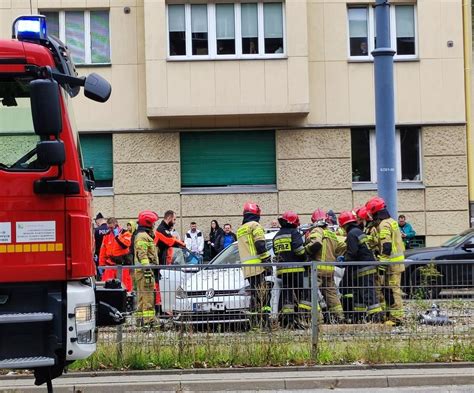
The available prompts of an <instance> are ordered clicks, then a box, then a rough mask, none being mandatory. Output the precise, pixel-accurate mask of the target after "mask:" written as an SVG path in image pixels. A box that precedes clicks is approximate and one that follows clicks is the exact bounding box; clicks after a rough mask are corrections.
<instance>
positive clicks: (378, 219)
mask: <svg viewBox="0 0 474 393" xmlns="http://www.w3.org/2000/svg"><path fill="white" fill-rule="evenodd" d="M366 207H367V211H368V213H369V214H370V215H371V216H372V219H373V220H374V223H375V226H376V229H377V239H378V249H379V252H380V255H379V260H380V261H381V262H388V264H387V266H386V271H385V277H384V295H385V301H386V303H387V310H386V311H387V313H386V315H387V322H386V323H387V324H389V325H392V326H393V325H400V324H401V322H402V320H403V316H404V312H403V302H402V290H401V287H400V281H401V276H402V273H403V272H404V271H405V265H404V264H403V263H401V262H403V261H404V260H405V256H404V252H405V246H404V244H403V239H402V235H401V233H400V228H399V227H398V222H397V221H396V220H394V219H393V218H392V217H390V214H389V212H388V210H387V207H386V205H385V201H384V200H383V199H382V198H380V197H374V198H372V199H371V200H369V201H368V202H367V204H366Z"/></svg>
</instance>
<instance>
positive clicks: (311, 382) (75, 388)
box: [0, 363, 474, 393]
mask: <svg viewBox="0 0 474 393" xmlns="http://www.w3.org/2000/svg"><path fill="white" fill-rule="evenodd" d="M464 366H465V368H464V369H463V370H462V371H461V370H460V371H458V372H456V371H454V370H453V369H455V368H451V370H453V372H442V371H441V370H439V373H436V372H431V373H426V372H423V370H424V369H426V368H423V367H422V368H421V369H420V375H416V374H411V375H410V374H403V373H402V374H400V375H390V373H388V374H387V375H360V376H357V375H350V376H343V375H337V374H336V375H324V374H323V375H320V376H318V375H314V374H313V375H305V372H304V371H309V372H311V371H313V372H314V371H316V370H308V369H305V370H304V371H296V370H293V371H294V372H295V374H294V376H293V375H288V373H291V371H289V370H288V369H287V370H286V371H287V374H286V375H282V376H281V377H280V378H279V377H278V375H276V376H272V377H270V375H268V376H267V377H266V376H265V372H263V373H262V374H263V377H262V378H258V377H256V376H255V375H254V376H253V377H249V378H246V376H245V373H243V375H240V378H239V377H238V375H237V374H236V375H235V378H234V376H230V377H229V376H228V375H227V378H226V379H223V378H221V379H216V378H212V377H211V378H208V379H206V378H205V375H204V374H203V373H201V374H200V375H196V377H195V378H194V377H193V376H192V375H187V378H184V380H181V378H180V375H178V374H175V378H171V375H170V378H169V380H163V379H161V380H156V381H153V379H152V378H150V377H152V376H153V375H152V374H147V375H142V376H143V377H144V380H143V381H140V380H136V381H130V380H129V381H127V380H125V381H124V382H120V381H117V382H110V383H107V382H106V381H104V380H98V381H97V382H94V377H91V376H88V375H84V374H83V375H81V376H78V375H76V377H78V378H85V379H88V380H85V381H80V380H79V381H77V380H76V381H74V380H71V384H70V385H67V382H68V380H67V378H61V379H58V380H57V383H56V384H55V387H54V391H55V393H63V392H64V393H66V392H67V393H71V392H74V393H76V392H81V393H92V392H101V393H109V392H110V393H112V392H113V393H121V392H123V393H125V392H143V391H159V392H202V391H208V392H212V391H229V389H230V390H232V391H241V390H248V391H256V390H287V391H295V390H305V389H336V388H337V389H348V388H352V389H354V388H359V389H364V388H380V389H382V388H397V387H400V388H401V387H420V386H450V385H456V386H460V385H474V373H471V374H468V375H467V374H466V368H468V369H472V368H473V364H472V363H468V364H464ZM445 368H448V367H445ZM387 369H388V368H387ZM436 369H439V367H434V368H432V371H436ZM352 370H353V371H356V369H355V368H354V367H353V368H352ZM392 370H393V367H392ZM412 370H414V368H412ZM415 370H417V369H415ZM236 371H238V370H236ZM251 371H256V370H253V369H252V370H251ZM271 371H273V372H274V373H275V374H278V370H276V369H272V370H271ZM325 371H331V372H332V373H333V374H334V372H337V369H336V368H335V367H333V368H331V370H328V369H327V368H325ZM341 371H343V370H341ZM366 371H370V370H367V368H366ZM378 371H379V372H380V371H382V370H380V369H379V370H378ZM257 373H258V372H257ZM155 375H156V373H155ZM101 376H102V377H105V376H104V375H101ZM121 376H122V377H127V375H126V374H125V375H124V373H122V374H121ZM161 376H163V374H162V375H161ZM112 377H113V376H112ZM157 377H158V375H157ZM9 378H10V381H11V382H12V385H10V386H5V385H6V384H7V383H8V382H7V381H5V380H4V381H2V382H3V383H2V384H0V390H1V391H2V392H22V393H34V392H38V391H44V387H39V388H38V387H33V379H32V378H31V377H30V378H29V381H24V385H22V384H20V385H18V384H16V385H15V384H14V383H13V382H14V381H18V379H16V378H14V377H9ZM71 378H72V376H71ZM21 379H23V380H24V378H21ZM30 381H31V382H30ZM30 383H31V385H29V384H30Z"/></svg>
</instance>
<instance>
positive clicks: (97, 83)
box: [84, 73, 112, 102]
mask: <svg viewBox="0 0 474 393" xmlns="http://www.w3.org/2000/svg"><path fill="white" fill-rule="evenodd" d="M111 93H112V87H111V86H110V83H109V82H107V81H106V80H105V79H104V78H102V77H101V76H100V75H98V74H96V73H92V74H90V75H88V76H87V78H86V81H85V83H84V95H85V96H86V97H87V98H89V99H91V100H94V101H97V102H106V101H107V100H108V99H109V97H110V94H111Z"/></svg>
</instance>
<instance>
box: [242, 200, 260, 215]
mask: <svg viewBox="0 0 474 393" xmlns="http://www.w3.org/2000/svg"><path fill="white" fill-rule="evenodd" d="M245 213H251V214H256V215H257V216H259V215H260V214H261V213H262V211H261V210H260V206H258V205H257V204H256V203H253V202H247V203H245V205H244V214H245Z"/></svg>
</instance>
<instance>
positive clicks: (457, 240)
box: [441, 230, 474, 247]
mask: <svg viewBox="0 0 474 393" xmlns="http://www.w3.org/2000/svg"><path fill="white" fill-rule="evenodd" d="M471 236H474V232H473V231H470V230H466V231H464V232H461V233H460V234H459V235H456V236H453V237H452V238H451V239H449V240H448V241H447V242H445V243H443V244H442V246H441V247H456V246H459V245H460V244H463V243H464V242H465V241H466V240H467V239H468V238H469V237H471Z"/></svg>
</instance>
